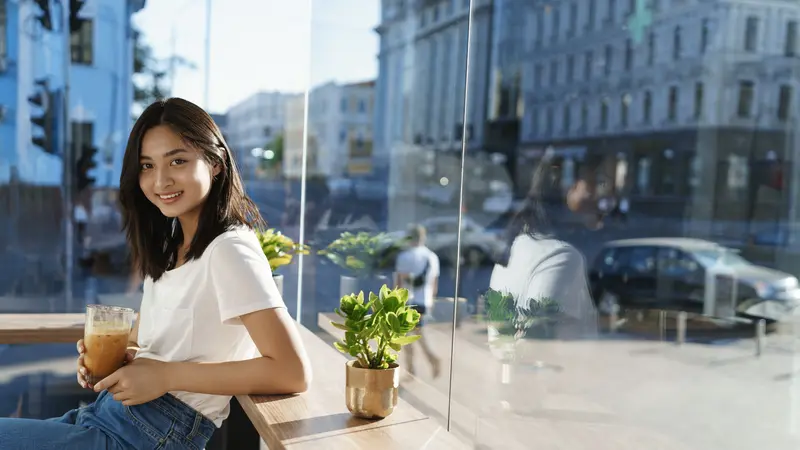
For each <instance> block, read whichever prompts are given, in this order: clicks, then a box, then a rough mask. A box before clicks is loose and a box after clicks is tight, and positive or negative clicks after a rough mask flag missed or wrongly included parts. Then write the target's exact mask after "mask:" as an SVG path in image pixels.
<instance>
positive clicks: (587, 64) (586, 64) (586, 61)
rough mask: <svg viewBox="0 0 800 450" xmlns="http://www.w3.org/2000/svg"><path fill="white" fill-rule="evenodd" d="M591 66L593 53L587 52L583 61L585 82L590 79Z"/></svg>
mask: <svg viewBox="0 0 800 450" xmlns="http://www.w3.org/2000/svg"><path fill="white" fill-rule="evenodd" d="M592 65H594V52H592V51H591V50H589V51H588V52H586V56H585V57H584V60H583V78H584V79H586V80H590V79H591V78H592Z"/></svg>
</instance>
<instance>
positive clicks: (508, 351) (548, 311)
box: [484, 289, 560, 362]
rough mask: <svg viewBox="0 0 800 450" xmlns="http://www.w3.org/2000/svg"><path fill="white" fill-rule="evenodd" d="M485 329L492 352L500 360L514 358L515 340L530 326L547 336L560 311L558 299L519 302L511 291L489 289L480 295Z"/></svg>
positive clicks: (529, 328) (516, 341)
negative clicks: (483, 305)
mask: <svg viewBox="0 0 800 450" xmlns="http://www.w3.org/2000/svg"><path fill="white" fill-rule="evenodd" d="M484 301H485V305H486V306H485V311H484V320H485V321H486V325H487V327H486V331H487V334H488V338H489V346H490V348H491V350H492V353H493V354H494V355H495V356H496V357H497V358H498V359H500V360H501V361H508V362H510V361H513V360H515V359H516V347H517V344H518V343H519V340H520V339H522V338H523V337H525V336H526V335H527V334H528V333H529V332H530V331H531V330H532V329H533V330H535V331H536V332H537V334H538V335H539V336H542V337H546V338H550V337H552V335H553V331H554V330H553V324H554V323H555V322H556V320H557V318H558V315H559V313H560V307H559V305H558V302H556V301H555V300H553V299H550V298H542V299H528V300H527V301H519V300H517V299H516V298H515V297H514V296H513V295H512V294H509V293H506V292H501V291H496V290H494V289H489V290H488V291H487V292H486V293H485V294H484Z"/></svg>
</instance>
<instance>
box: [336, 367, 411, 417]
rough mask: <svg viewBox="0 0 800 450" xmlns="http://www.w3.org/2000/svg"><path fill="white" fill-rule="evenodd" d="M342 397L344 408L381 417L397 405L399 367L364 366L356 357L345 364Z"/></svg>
mask: <svg viewBox="0 0 800 450" xmlns="http://www.w3.org/2000/svg"><path fill="white" fill-rule="evenodd" d="M345 368H346V371H347V372H346V373H347V375H346V382H345V399H346V401H347V409H348V410H350V412H351V413H352V414H353V415H354V416H356V417H361V418H364V419H383V418H384V417H386V416H388V415H389V414H391V413H392V411H394V407H395V406H397V395H398V386H399V385H400V368H399V367H398V366H397V365H394V366H393V367H390V368H388V369H363V368H361V367H360V366H358V362H357V361H348V362H347V364H346V366H345Z"/></svg>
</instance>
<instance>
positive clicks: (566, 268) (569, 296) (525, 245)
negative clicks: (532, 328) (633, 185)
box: [489, 159, 603, 338]
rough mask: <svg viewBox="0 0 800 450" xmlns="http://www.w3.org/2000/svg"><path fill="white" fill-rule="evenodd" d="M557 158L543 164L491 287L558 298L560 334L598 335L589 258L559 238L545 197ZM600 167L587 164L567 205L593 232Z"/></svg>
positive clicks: (522, 296)
mask: <svg viewBox="0 0 800 450" xmlns="http://www.w3.org/2000/svg"><path fill="white" fill-rule="evenodd" d="M553 170H556V169H555V168H554V166H553V164H552V161H550V160H549V159H545V160H543V161H542V162H540V164H539V166H538V167H537V169H536V171H535V172H534V176H533V181H532V183H531V189H530V191H529V193H528V196H527V197H526V198H525V201H524V203H523V206H522V208H521V210H520V211H519V212H518V213H517V214H516V215H515V217H514V218H513V219H512V220H511V221H510V223H509V227H508V230H507V238H508V240H509V243H510V245H509V247H508V251H507V253H506V254H505V255H503V256H501V257H500V258H499V259H500V260H499V262H498V264H496V265H495V267H494V269H493V271H492V277H491V280H490V282H489V287H490V288H491V289H492V290H495V291H501V292H505V293H509V294H513V296H514V298H515V299H516V300H517V302H527V301H529V300H531V299H534V300H542V299H549V300H553V301H555V302H557V304H558V307H559V311H560V317H559V321H558V323H557V324H556V326H555V332H556V334H557V335H560V336H562V337H564V336H566V335H570V336H571V337H573V338H574V337H583V338H592V337H596V336H597V312H596V308H595V304H594V302H593V300H592V296H591V293H590V292H589V285H588V279H587V274H586V261H585V258H584V256H583V254H581V252H580V251H578V250H577V249H576V248H575V247H573V246H572V245H570V244H569V243H567V242H565V241H563V240H561V239H559V238H558V236H557V227H556V226H554V225H553V224H552V223H551V222H550V216H549V214H547V211H548V209H549V208H548V205H547V204H546V203H545V201H544V198H545V196H547V194H549V193H551V192H552V189H553V188H554V186H551V184H552V183H553V180H555V179H557V178H555V177H553V176H552V171H553ZM599 172H600V169H599V168H598V167H596V166H593V165H592V164H590V163H587V164H584V165H583V168H582V169H581V172H580V173H579V174H578V177H577V179H576V181H575V183H574V184H573V185H572V186H571V187H570V188H569V190H568V192H567V193H566V196H565V197H566V198H565V201H566V205H567V208H568V210H569V211H570V213H571V214H573V215H575V216H576V217H577V218H578V219H579V220H578V222H579V223H582V224H583V226H585V227H586V228H587V229H588V230H595V229H598V228H600V226H601V221H602V217H603V214H602V213H601V212H599V211H598V209H599V202H598V201H597V192H598V185H599V184H602V183H603V180H602V174H601V173H599Z"/></svg>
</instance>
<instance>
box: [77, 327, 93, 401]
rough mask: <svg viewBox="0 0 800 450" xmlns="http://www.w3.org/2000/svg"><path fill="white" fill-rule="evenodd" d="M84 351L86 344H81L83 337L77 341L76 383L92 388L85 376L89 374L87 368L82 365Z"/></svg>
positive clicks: (85, 387)
mask: <svg viewBox="0 0 800 450" xmlns="http://www.w3.org/2000/svg"><path fill="white" fill-rule="evenodd" d="M85 353H86V346H85V345H83V339H81V340H79V341H78V384H80V385H81V387H82V388H84V389H92V387H93V386H92V385H91V384H89V381H87V378H88V376H89V369H87V368H86V366H84V365H83V355H84V354H85Z"/></svg>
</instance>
